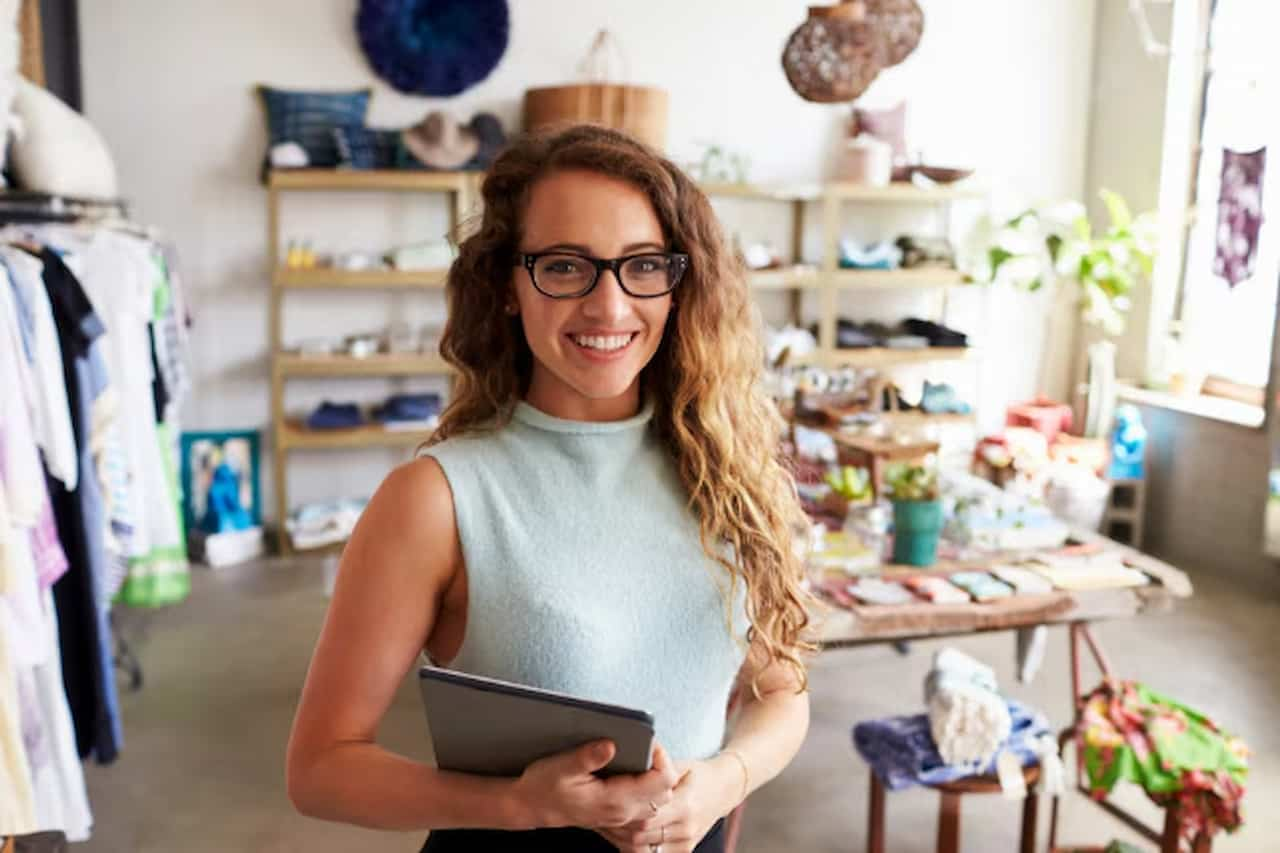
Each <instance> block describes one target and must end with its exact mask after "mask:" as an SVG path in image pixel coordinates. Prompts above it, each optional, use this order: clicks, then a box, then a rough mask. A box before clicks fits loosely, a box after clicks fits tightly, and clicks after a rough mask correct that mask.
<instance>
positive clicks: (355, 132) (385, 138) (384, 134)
mask: <svg viewBox="0 0 1280 853" xmlns="http://www.w3.org/2000/svg"><path fill="white" fill-rule="evenodd" d="M332 133H333V142H334V144H335V145H336V146H337V147H338V165H340V166H344V167H346V168H348V169H394V168H395V166H396V147H397V146H398V145H399V144H400V131H398V130H384V129H380V128H373V127H355V126H353V125H348V126H346V127H335V128H333V130H332Z"/></svg>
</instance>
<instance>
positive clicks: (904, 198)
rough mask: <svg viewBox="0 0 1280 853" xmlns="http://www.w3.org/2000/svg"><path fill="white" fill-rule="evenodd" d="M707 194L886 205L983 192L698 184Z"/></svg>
mask: <svg viewBox="0 0 1280 853" xmlns="http://www.w3.org/2000/svg"><path fill="white" fill-rule="evenodd" d="M699 187H701V189H702V191H703V192H704V193H706V194H707V195H710V196H717V197H723V198H747V199H760V200H763V201H817V200H819V199H821V198H823V197H827V198H836V199H840V200H842V201H860V202H882V203H886V204H932V203H935V202H943V201H956V200H960V199H976V198H982V197H983V195H985V193H984V191H983V189H982V188H981V187H977V186H973V185H971V184H970V183H968V182H958V183H955V184H937V185H934V186H926V185H923V184H914V183H909V182H907V181H895V182H894V183H891V184H889V185H887V186H882V187H877V186H869V185H867V184H853V183H842V182H839V181H832V182H828V183H820V184H794V185H782V184H779V185H772V186H770V185H763V184H759V185H758V184H722V183H714V182H710V183H703V184H699Z"/></svg>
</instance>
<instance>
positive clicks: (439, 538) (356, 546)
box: [343, 456, 461, 585]
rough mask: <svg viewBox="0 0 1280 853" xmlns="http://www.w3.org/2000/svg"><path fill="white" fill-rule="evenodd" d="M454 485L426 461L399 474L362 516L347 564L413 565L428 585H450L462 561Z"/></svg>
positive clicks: (390, 478)
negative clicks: (452, 487)
mask: <svg viewBox="0 0 1280 853" xmlns="http://www.w3.org/2000/svg"><path fill="white" fill-rule="evenodd" d="M460 553H461V551H460V547H459V545H458V535H457V527H456V525H455V522H454V514H453V493H452V492H451V490H450V488H449V480H448V478H447V477H445V474H444V471H443V469H441V467H440V464H439V463H438V462H436V460H435V459H433V458H431V457H429V456H426V457H421V458H418V459H414V460H413V461H411V462H406V463H405V464H403V465H401V466H399V467H397V468H396V469H394V470H393V471H392V472H391V473H390V474H388V475H387V477H386V479H384V480H383V481H382V485H380V486H379V487H378V491H377V492H376V493H375V494H374V496H373V498H372V500H370V501H369V505H368V506H367V507H366V508H365V510H364V512H363V513H362V514H361V516H360V523H359V524H358V525H356V529H355V532H354V533H353V534H352V536H351V541H350V542H349V543H348V545H347V550H346V553H344V555H343V562H344V563H345V562H348V557H350V558H351V560H353V561H355V560H358V561H360V562H362V563H371V564H377V565H383V566H385V565H389V564H390V565H405V564H406V563H409V564H413V566H414V568H415V569H416V570H417V571H422V572H425V574H426V576H427V577H425V578H423V580H430V581H434V583H435V584H438V585H446V584H447V583H448V581H449V580H450V579H451V578H452V577H453V574H454V572H455V571H456V569H457V567H458V562H459V557H460Z"/></svg>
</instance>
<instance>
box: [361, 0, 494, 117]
mask: <svg viewBox="0 0 1280 853" xmlns="http://www.w3.org/2000/svg"><path fill="white" fill-rule="evenodd" d="M509 30H510V18H509V15H508V12H507V0H360V8H359V10H358V11H357V12H356V32H357V34H358V35H359V37H360V48H361V49H362V50H363V51H364V55H365V57H366V58H367V59H368V60H369V64H370V65H371V66H372V67H373V70H374V72H375V73H377V75H378V76H379V77H381V78H382V79H383V80H386V81H387V82H388V83H390V84H391V85H392V86H394V87H395V88H396V89H397V90H398V91H401V92H404V93H406V94H410V95H434V96H436V97H446V96H450V95H457V94H460V93H461V92H464V91H466V90H467V89H470V88H471V87H472V86H474V85H476V84H477V83H479V82H480V81H481V80H484V79H485V78H486V77H488V76H489V73H490V72H491V71H493V69H494V68H496V67H497V65H498V62H499V60H501V59H502V54H504V53H505V52H506V50H507V37H508V34H509Z"/></svg>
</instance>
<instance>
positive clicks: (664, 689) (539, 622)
mask: <svg viewBox="0 0 1280 853" xmlns="http://www.w3.org/2000/svg"><path fill="white" fill-rule="evenodd" d="M652 418H653V409H652V407H651V406H649V407H646V408H645V409H644V410H643V411H642V412H641V413H640V414H638V415H636V416H634V417H632V418H629V419H627V420H623V421H613V422H607V423H595V422H580V421H569V420H562V419H560V418H555V417H552V416H550V415H548V414H545V413H544V412H542V411H540V410H538V409H535V408H534V407H532V406H530V405H529V404H527V403H524V402H521V403H518V404H517V405H516V408H515V411H514V413H513V416H512V419H511V421H510V422H509V423H508V424H507V425H506V426H505V427H503V428H501V429H499V430H496V431H491V432H484V433H478V434H472V435H466V436H459V437H455V438H451V439H448V440H446V441H444V442H441V443H440V444H438V445H435V446H434V447H431V448H428V449H427V450H426V451H424V452H425V453H426V455H429V456H432V457H434V458H435V459H436V461H437V462H439V464H440V467H441V468H442V469H443V470H444V473H445V476H446V477H447V478H448V480H449V486H450V488H451V489H452V491H453V504H454V514H455V516H456V518H457V526H458V535H459V538H460V540H461V544H462V556H463V559H464V561H465V565H466V572H467V588H468V596H469V598H468V602H467V620H466V621H467V625H466V634H465V636H464V639H463V642H462V646H461V649H460V650H459V652H458V655H457V657H456V658H455V659H454V660H453V661H452V662H450V663H449V664H448V665H449V666H451V667H452V668H454V669H457V670H460V671H463V672H468V673H472V674H475V675H483V676H488V677H491V678H500V679H503V680H507V681H513V682H517V683H520V684H527V685H532V686H534V687H540V688H543V689H548V690H557V691H561V692H564V693H569V694H572V695H575V696H581V697H583V698H587V699H592V700H595V701H600V702H609V703H615V704H620V705H626V706H629V707H633V708H639V709H641V710H644V711H648V712H649V713H651V714H653V716H654V720H655V724H656V729H657V738H658V742H659V743H661V744H662V745H663V746H664V747H665V748H666V749H667V750H668V752H670V753H671V755H672V756H673V757H675V758H677V759H681V760H696V759H702V758H708V757H710V756H711V755H714V754H715V753H716V752H717V751H718V750H719V749H720V747H721V746H722V743H723V739H724V734H725V709H726V705H727V703H728V699H729V693H730V690H731V689H732V687H733V683H734V677H735V675H736V674H737V672H738V669H739V668H740V667H741V665H742V662H743V660H744V657H745V653H746V640H745V637H746V629H747V618H746V611H745V590H744V589H743V586H744V584H743V583H742V582H741V581H739V582H738V584H737V595H736V596H735V599H734V602H733V607H732V614H733V619H732V623H733V630H732V633H731V631H730V619H729V614H730V610H729V608H728V607H727V605H726V602H727V600H728V589H729V576H728V573H727V572H726V571H725V569H724V568H723V567H722V566H720V565H719V564H718V563H716V562H715V561H714V560H711V559H710V558H709V557H707V555H706V553H705V552H704V551H703V549H702V545H701V543H700V541H699V536H698V522H697V519H696V518H695V517H694V514H693V511H692V509H691V508H690V506H689V502H688V498H687V496H686V494H685V492H684V489H683V487H682V486H681V484H680V481H679V479H678V477H677V474H676V471H675V466H674V463H673V462H672V460H671V459H670V457H669V455H668V454H667V453H666V451H664V449H663V448H662V447H661V446H660V444H659V442H658V440H657V439H656V437H655V436H654V435H653V431H652V429H651V426H650V424H651V421H652Z"/></svg>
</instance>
